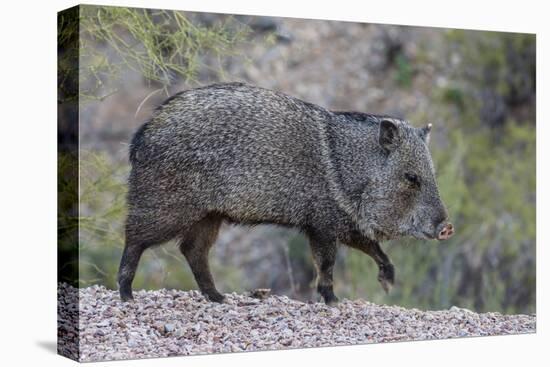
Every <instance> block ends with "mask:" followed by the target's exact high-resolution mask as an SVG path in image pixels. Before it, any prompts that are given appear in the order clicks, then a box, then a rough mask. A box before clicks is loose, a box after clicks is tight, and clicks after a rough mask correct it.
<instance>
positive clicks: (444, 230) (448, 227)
mask: <svg viewBox="0 0 550 367" xmlns="http://www.w3.org/2000/svg"><path fill="white" fill-rule="evenodd" d="M454 233H455V230H454V227H453V225H452V223H448V222H447V221H445V222H443V223H441V225H440V226H439V227H438V234H437V239H438V240H440V241H442V240H447V239H449V238H451V236H452V235H453V234H454Z"/></svg>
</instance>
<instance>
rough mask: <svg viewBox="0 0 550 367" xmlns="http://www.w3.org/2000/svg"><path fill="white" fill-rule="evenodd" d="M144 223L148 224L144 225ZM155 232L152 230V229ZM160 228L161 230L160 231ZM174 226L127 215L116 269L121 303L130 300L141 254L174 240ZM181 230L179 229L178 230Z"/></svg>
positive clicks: (147, 217) (140, 216) (148, 218)
mask: <svg viewBox="0 0 550 367" xmlns="http://www.w3.org/2000/svg"><path fill="white" fill-rule="evenodd" d="M144 223H146V224H148V225H145V224H144ZM153 228H154V229H155V230H152V229H153ZM161 228H162V230H160V229H161ZM175 228H177V227H176V226H172V225H171V223H170V224H166V223H164V224H163V223H162V222H161V221H154V220H152V218H151V217H149V216H146V215H137V216H136V215H135V214H133V215H129V217H128V220H127V222H126V229H125V232H126V238H125V242H126V243H125V245H124V251H123V252H122V258H121V259H120V267H119V269H118V286H119V292H120V299H121V300H122V301H128V300H132V299H133V296H132V281H133V280H134V276H135V275H136V269H137V266H138V263H139V259H140V258H141V255H142V254H143V252H144V251H145V250H146V249H147V248H149V247H152V246H155V245H158V244H160V243H162V242H166V241H169V240H170V239H172V238H174V236H175V234H176V233H177V232H176V231H175ZM179 230H181V228H179Z"/></svg>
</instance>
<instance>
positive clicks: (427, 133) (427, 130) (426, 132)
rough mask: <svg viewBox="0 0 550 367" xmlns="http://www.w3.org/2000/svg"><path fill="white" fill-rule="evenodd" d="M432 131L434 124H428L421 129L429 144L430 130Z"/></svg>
mask: <svg viewBox="0 0 550 367" xmlns="http://www.w3.org/2000/svg"><path fill="white" fill-rule="evenodd" d="M431 131H432V124H428V125H426V126H424V127H423V128H421V129H420V137H421V138H422V139H423V140H424V141H425V142H426V144H428V143H429V142H430V132H431Z"/></svg>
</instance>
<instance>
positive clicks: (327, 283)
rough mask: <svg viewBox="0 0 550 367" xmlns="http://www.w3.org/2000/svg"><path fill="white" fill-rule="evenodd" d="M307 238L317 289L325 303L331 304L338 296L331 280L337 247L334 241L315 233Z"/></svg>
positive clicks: (334, 302)
mask: <svg viewBox="0 0 550 367" xmlns="http://www.w3.org/2000/svg"><path fill="white" fill-rule="evenodd" d="M309 238H310V241H309V244H310V246H311V252H312V255H313V264H314V265H315V269H316V270H317V291H318V292H319V293H320V294H321V296H322V297H323V299H324V301H325V303H326V304H327V305H329V306H333V305H335V304H336V303H338V298H337V297H336V296H335V295H334V290H333V281H332V270H333V268H334V263H335V262H336V251H337V249H338V247H337V245H336V241H332V240H331V239H328V238H324V237H322V236H316V235H313V236H312V235H310V236H309Z"/></svg>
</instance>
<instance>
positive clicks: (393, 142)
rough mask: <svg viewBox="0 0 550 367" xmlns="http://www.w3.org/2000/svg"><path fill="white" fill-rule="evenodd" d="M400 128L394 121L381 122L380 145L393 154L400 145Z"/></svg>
mask: <svg viewBox="0 0 550 367" xmlns="http://www.w3.org/2000/svg"><path fill="white" fill-rule="evenodd" d="M399 140H400V138H399V127H398V126H397V124H395V123H394V122H393V121H390V120H382V121H380V130H379V132H378V143H380V146H381V147H382V148H384V150H385V151H387V152H391V151H392V150H394V149H395V148H397V146H398V145H399Z"/></svg>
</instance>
